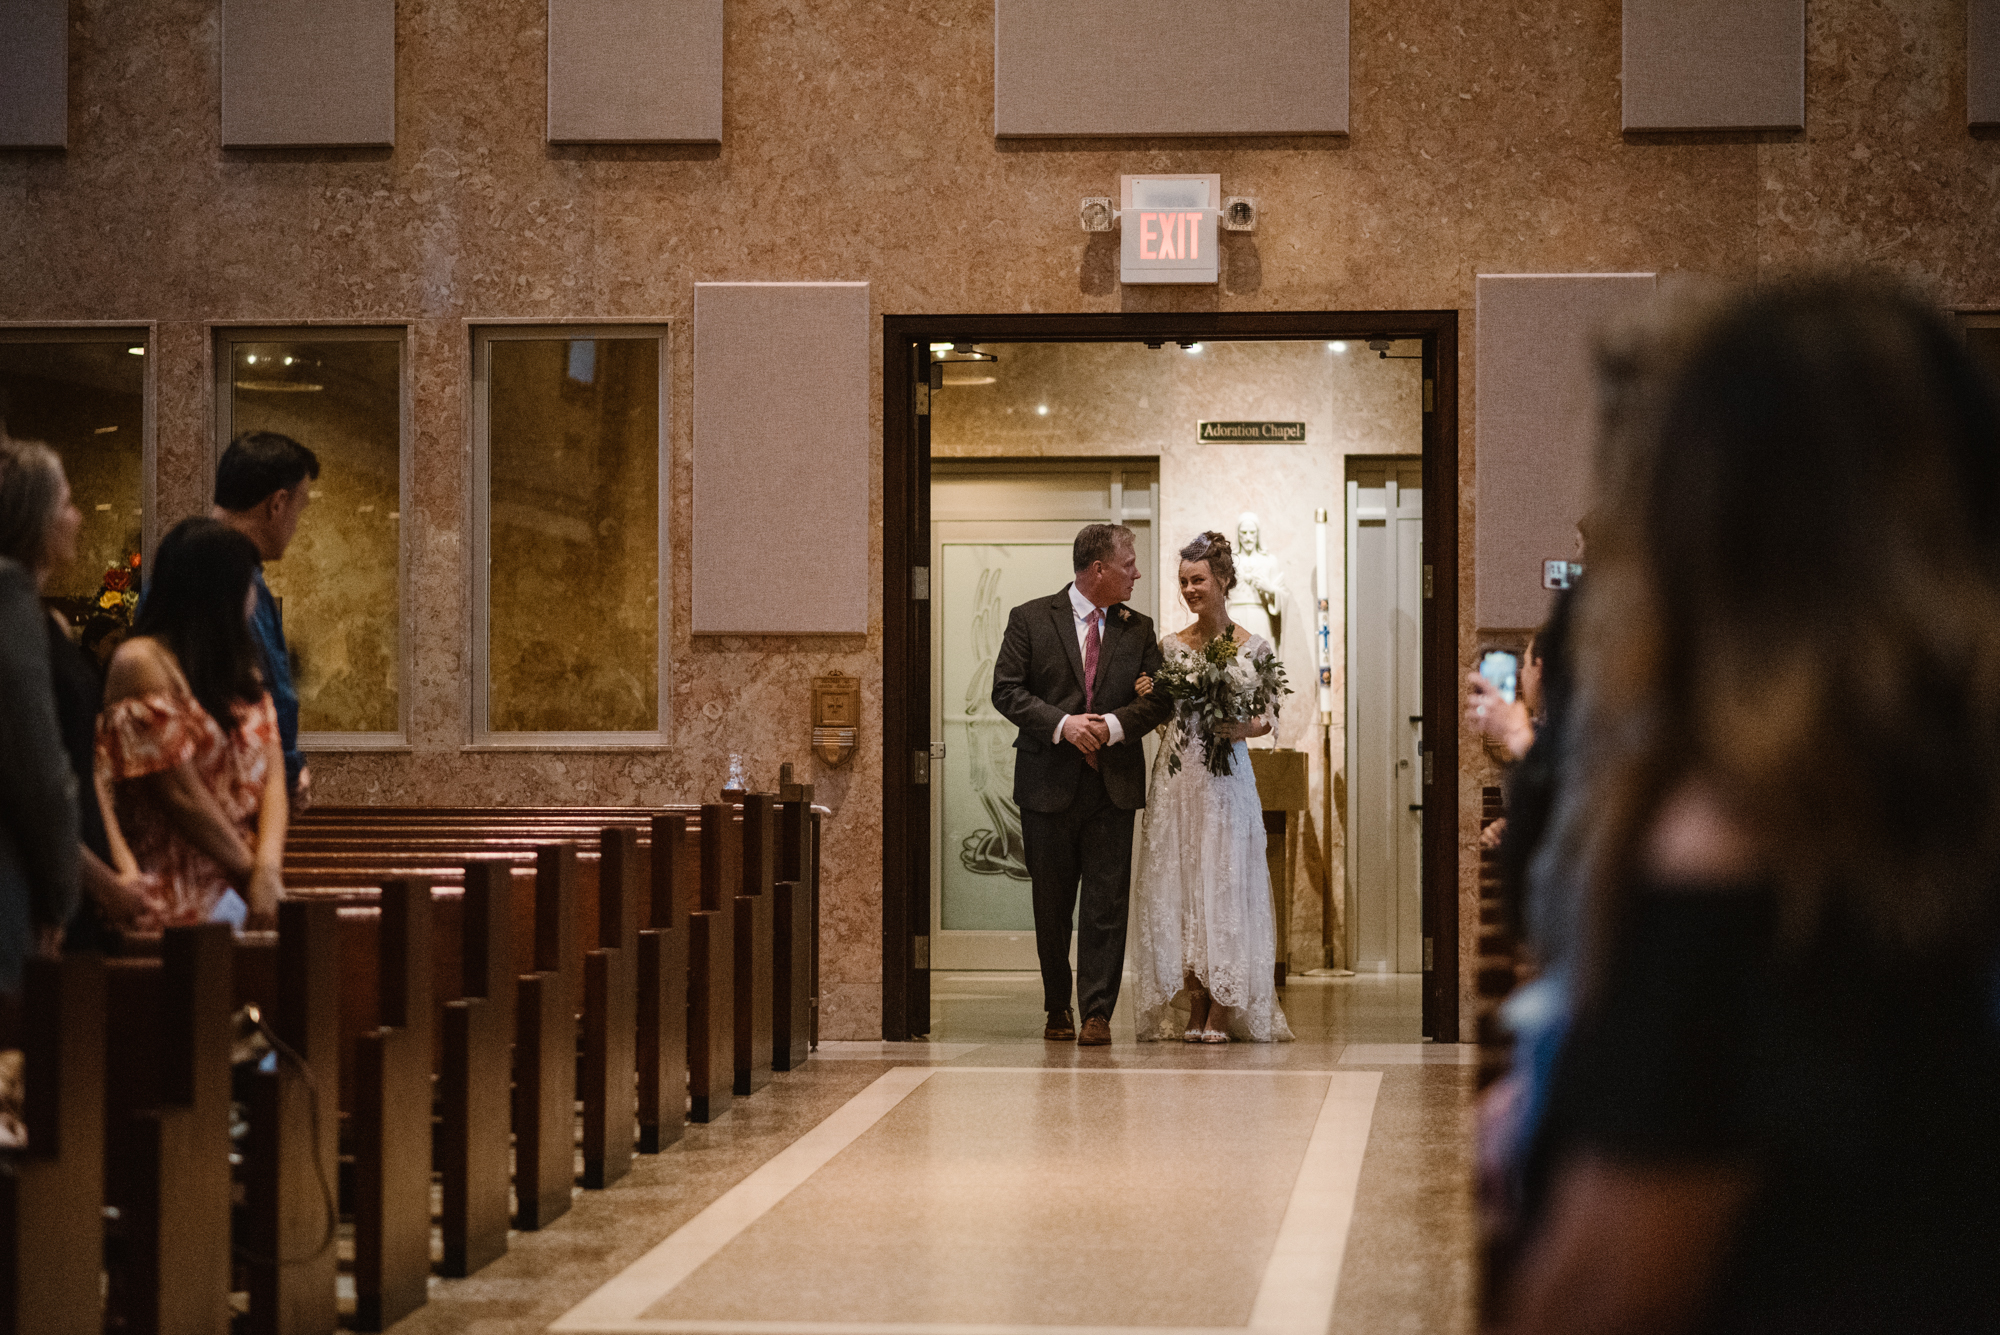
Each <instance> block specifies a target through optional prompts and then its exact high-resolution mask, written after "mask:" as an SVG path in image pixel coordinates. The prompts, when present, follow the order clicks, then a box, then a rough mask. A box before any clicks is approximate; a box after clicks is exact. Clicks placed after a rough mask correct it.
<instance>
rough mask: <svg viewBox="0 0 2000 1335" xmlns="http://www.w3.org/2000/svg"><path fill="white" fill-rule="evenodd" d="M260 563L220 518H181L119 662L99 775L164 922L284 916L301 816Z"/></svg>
mask: <svg viewBox="0 0 2000 1335" xmlns="http://www.w3.org/2000/svg"><path fill="white" fill-rule="evenodd" d="M256 568H257V549H256V547H255V546H253V545H252V544H251V542H250V540H249V539H248V538H246V537H244V536H243V535H242V534H240V533H237V532H235V531H234V530H232V529H229V528H227V527H225V526H224V525H222V524H219V523H216V522H215V521H214V520H211V519H189V520H186V521H184V522H183V523H181V524H178V525H176V526H175V527H174V529H173V531H172V532H170V533H169V534H167V536H166V538H165V539H164V540H162V541H161V543H160V550H159V554H158V555H157V556H156V557H155V558H154V567H153V579H152V583H151V585H150V586H149V587H148V589H147V591H146V600H145V602H144V603H142V604H141V605H140V608H139V613H138V616H137V618H136V619H135V620H134V621H133V623H132V636H131V638H130V639H128V640H127V641H126V642H125V643H124V644H122V645H120V646H119V648H118V652H117V654H116V655H114V656H113V658H112V660H111V670H110V675H109V679H108V681H107V682H106V684H105V694H104V699H105V704H104V712H103V713H102V714H100V715H99V716H98V720H97V782H98V785H99V788H100V791H101V792H102V794H103V796H104V798H105V807H106V809H107V810H108V811H111V812H113V813H114V814H115V819H114V820H113V821H112V822H111V842H112V854H113V856H114V857H115V858H116V859H117V860H118V862H119V867H120V870H121V871H128V870H137V871H141V872H145V873H148V881H147V891H146V893H147V897H148V899H149V900H150V901H151V906H152V913H151V925H155V926H162V927H168V926H178V925H183V924H187V923H198V922H208V921H226V922H230V923H232V924H233V925H235V926H237V927H238V928H241V927H243V926H245V925H246V924H247V925H250V926H269V925H272V924H273V923H274V922H275V919H276V916H277V904H278V897H279V895H280V894H281V893H282V892H283V886H282V883H281V875H280V873H281V871H282V869H283V865H284V848H285V825H286V821H287V819H288V816H289V812H288V809H287V806H286V800H285V765H284V757H283V753H282V752H281V751H280V750H279V745H278V721H277V715H276V713H275V712H274V711H273V709H272V707H271V697H270V695H269V694H268V693H266V691H265V689H264V683H263V681H262V679H261V678H260V676H259V675H258V671H257V651H256V648H255V645H254V643H253V642H252V640H251V638H250V630H249V625H248V616H249V610H250V606H251V601H250V600H251V577H252V575H253V574H254V573H255V571H256Z"/></svg>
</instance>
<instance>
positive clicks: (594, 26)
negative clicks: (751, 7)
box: [549, 0, 722, 144]
mask: <svg viewBox="0 0 2000 1335" xmlns="http://www.w3.org/2000/svg"><path fill="white" fill-rule="evenodd" d="M549 142H550V143H552V144H660V143H699V144H719V143H721V142H722V0H549Z"/></svg>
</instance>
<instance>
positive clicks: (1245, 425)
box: [1201, 422, 1306, 445]
mask: <svg viewBox="0 0 2000 1335" xmlns="http://www.w3.org/2000/svg"><path fill="white" fill-rule="evenodd" d="M1305 442H1306V424H1305V423H1304V422H1203V423H1202V424H1201V443H1202V444H1204V445H1303V444H1305Z"/></svg>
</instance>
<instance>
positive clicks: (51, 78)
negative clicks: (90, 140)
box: [0, 0, 69, 148]
mask: <svg viewBox="0 0 2000 1335" xmlns="http://www.w3.org/2000/svg"><path fill="white" fill-rule="evenodd" d="M67 147H69V0H0V148H67Z"/></svg>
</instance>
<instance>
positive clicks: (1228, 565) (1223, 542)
mask: <svg viewBox="0 0 2000 1335" xmlns="http://www.w3.org/2000/svg"><path fill="white" fill-rule="evenodd" d="M1234 550H1235V549H1234V548H1232V547H1231V546H1230V545H1229V539H1227V538H1225V537H1223V536H1222V535H1221V534H1220V533H1217V532H1216V531H1215V530H1214V529H1210V530H1209V531H1208V532H1206V533H1204V534H1202V535H1201V536H1200V537H1198V538H1196V539H1195V540H1194V541H1193V542H1191V543H1189V544H1188V545H1187V546H1185V547H1183V548H1181V560H1183V561H1206V562H1208V570H1209V573H1210V574H1211V575H1213V576H1215V582H1216V583H1217V584H1220V585H1221V586H1222V591H1223V592H1224V593H1228V592H1229V591H1230V590H1231V589H1233V588H1235V587H1236V557H1235V556H1234V555H1232V553H1233V551H1234Z"/></svg>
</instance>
